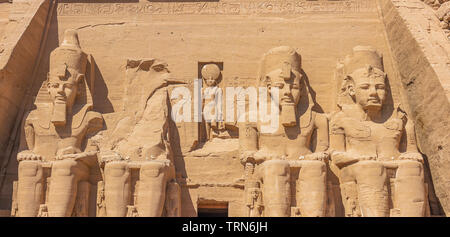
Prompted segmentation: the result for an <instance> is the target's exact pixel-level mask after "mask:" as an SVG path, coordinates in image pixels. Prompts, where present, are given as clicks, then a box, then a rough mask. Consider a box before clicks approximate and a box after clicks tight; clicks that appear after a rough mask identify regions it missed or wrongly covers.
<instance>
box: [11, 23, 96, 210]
mask: <svg viewBox="0 0 450 237" xmlns="http://www.w3.org/2000/svg"><path fill="white" fill-rule="evenodd" d="M87 59H88V57H87V55H86V54H85V53H84V52H83V51H82V50H81V48H80V44H79V41H78V34H77V32H76V31H75V30H66V31H65V33H64V41H63V42H62V43H61V45H60V46H59V47H58V48H56V49H55V50H54V51H53V52H52V53H51V54H50V72H49V73H48V78H47V81H46V82H45V84H44V85H43V86H42V88H41V90H40V92H39V94H38V97H37V100H36V101H35V106H36V108H35V109H33V110H31V111H30V112H29V113H28V114H27V115H25V117H24V120H23V131H22V136H21V147H20V150H21V151H20V152H19V153H18V155H17V159H18V161H19V174H18V176H19V179H18V181H17V185H16V187H17V189H16V190H15V192H17V195H15V196H16V200H14V203H16V204H17V205H16V206H14V205H13V209H17V210H16V211H17V213H16V216H21V217H24V216H38V214H39V216H72V215H76V216H83V215H87V211H86V210H78V208H74V207H75V204H76V202H78V201H87V200H89V198H88V197H80V195H87V196H88V195H89V189H90V183H89V175H90V169H91V168H92V167H93V166H95V165H96V164H97V147H96V146H95V145H93V144H92V142H91V140H90V139H89V138H90V137H91V136H93V135H94V134H95V133H96V132H97V131H99V130H101V129H102V127H103V117H102V115H101V114H100V113H97V112H94V111H92V107H93V101H92V93H93V91H92V90H93V78H90V80H89V81H88V78H86V77H85V73H86V65H87V62H88V60H87ZM50 169H51V170H50ZM48 177H49V178H48ZM47 180H50V182H49V184H48V182H47ZM46 190H48V191H46ZM80 206H81V207H82V208H84V209H86V208H88V206H89V205H88V203H83V204H80ZM74 209H75V210H74ZM16 211H13V212H16ZM47 211H48V213H46V212H47Z"/></svg>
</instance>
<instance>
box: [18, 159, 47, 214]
mask: <svg viewBox="0 0 450 237" xmlns="http://www.w3.org/2000/svg"><path fill="white" fill-rule="evenodd" d="M43 183H44V174H43V169H42V165H41V162H40V161H31V160H30V161H28V160H24V161H21V162H19V180H18V184H17V186H18V190H17V205H18V214H19V216H20V217H35V216H37V215H38V212H39V206H40V204H41V201H42V200H43V190H42V189H43Z"/></svg>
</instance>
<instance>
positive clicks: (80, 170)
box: [52, 159, 88, 178]
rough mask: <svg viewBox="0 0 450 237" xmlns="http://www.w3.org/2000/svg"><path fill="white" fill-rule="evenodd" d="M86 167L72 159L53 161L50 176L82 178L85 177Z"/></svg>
mask: <svg viewBox="0 0 450 237" xmlns="http://www.w3.org/2000/svg"><path fill="white" fill-rule="evenodd" d="M87 174H88V168H87V166H85V165H83V164H81V163H80V162H77V161H75V160H72V159H67V160H58V161H54V162H53V165H52V176H53V177H61V176H77V177H80V178H83V177H85V176H87Z"/></svg>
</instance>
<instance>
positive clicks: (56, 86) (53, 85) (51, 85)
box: [50, 83, 59, 88]
mask: <svg viewBox="0 0 450 237" xmlns="http://www.w3.org/2000/svg"><path fill="white" fill-rule="evenodd" d="M50 87H53V88H58V87H59V84H58V83H50Z"/></svg>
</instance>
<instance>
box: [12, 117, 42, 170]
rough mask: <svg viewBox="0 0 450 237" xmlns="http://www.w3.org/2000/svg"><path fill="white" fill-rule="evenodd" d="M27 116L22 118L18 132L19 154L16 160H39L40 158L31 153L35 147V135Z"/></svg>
mask: <svg viewBox="0 0 450 237" xmlns="http://www.w3.org/2000/svg"><path fill="white" fill-rule="evenodd" d="M28 117H29V116H28V115H26V116H24V118H25V119H23V121H22V125H21V128H22V129H21V132H20V144H19V151H20V152H19V153H18V154H17V160H18V161H22V160H41V159H42V157H41V156H40V155H38V154H34V153H33V149H34V147H35V133H34V127H33V124H32V123H31V122H30V121H29V120H28Z"/></svg>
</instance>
